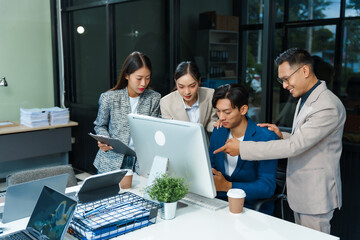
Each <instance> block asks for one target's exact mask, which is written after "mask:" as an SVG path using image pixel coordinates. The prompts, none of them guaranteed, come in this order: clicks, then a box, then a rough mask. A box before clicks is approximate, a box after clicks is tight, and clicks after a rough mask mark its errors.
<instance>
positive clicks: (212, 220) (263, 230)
mask: <svg viewBox="0 0 360 240" xmlns="http://www.w3.org/2000/svg"><path fill="white" fill-rule="evenodd" d="M145 183H146V179H145V178H142V177H139V176H137V175H136V174H135V175H134V180H133V188H132V189H131V192H133V193H135V194H138V195H140V196H142V195H143V193H144V186H145ZM26 222H27V219H21V220H18V221H15V222H13V223H9V224H6V228H7V229H5V231H4V232H5V233H7V232H10V231H11V232H12V231H15V230H16V229H19V228H21V227H24V226H25V225H26ZM0 227H3V225H1V224H0ZM235 238H236V239H241V240H254V239H256V240H259V239H267V240H268V239H274V240H282V239H283V240H289V239H291V240H297V239H316V240H331V239H339V238H338V237H335V236H331V235H328V234H324V233H321V232H318V231H315V230H312V229H310V228H306V227H302V226H299V225H296V224H293V223H290V222H287V221H284V220H281V219H278V218H275V217H271V216H268V215H265V214H262V213H259V212H256V211H253V210H250V209H246V208H245V209H244V212H243V213H241V214H237V215H234V214H230V212H229V209H228V208H224V209H222V210H218V211H212V210H207V209H203V208H200V207H197V206H192V205H189V206H187V207H184V208H180V209H177V211H176V218H175V219H172V220H162V219H161V218H160V214H159V215H158V218H157V221H156V223H155V224H153V225H150V226H148V227H145V228H142V229H139V230H136V231H134V232H130V233H127V234H125V235H121V236H119V237H117V238H115V239H132V240H133V239H137V240H162V239H164V240H165V239H166V240H168V239H174V240H177V239H179V240H184V239H206V240H209V239H217V240H218V239H235ZM66 239H75V238H73V237H72V236H70V235H68V236H66Z"/></svg>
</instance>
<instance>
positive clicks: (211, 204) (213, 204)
mask: <svg viewBox="0 0 360 240" xmlns="http://www.w3.org/2000/svg"><path fill="white" fill-rule="evenodd" d="M181 201H182V202H184V203H188V204H193V205H197V206H199V207H202V208H207V209H210V210H214V211H216V210H219V209H222V208H225V207H227V206H229V203H228V202H226V201H224V200H221V199H217V198H207V197H203V196H200V195H197V194H194V193H188V194H187V195H186V196H185V197H184V198H183V199H181Z"/></svg>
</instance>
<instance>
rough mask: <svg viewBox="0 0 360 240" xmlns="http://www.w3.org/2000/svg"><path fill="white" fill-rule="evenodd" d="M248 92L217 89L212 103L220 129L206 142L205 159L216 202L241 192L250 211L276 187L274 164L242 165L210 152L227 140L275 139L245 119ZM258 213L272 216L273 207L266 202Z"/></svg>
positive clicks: (237, 87)
mask: <svg viewBox="0 0 360 240" xmlns="http://www.w3.org/2000/svg"><path fill="white" fill-rule="evenodd" d="M248 95H249V94H248V92H247V91H246V89H245V88H244V87H243V86H242V85H239V84H231V85H223V86H220V87H218V88H217V89H216V90H215V92H214V96H213V99H212V105H213V107H214V108H216V111H217V115H218V117H219V121H220V122H221V125H222V127H220V128H218V129H217V128H214V131H213V133H212V135H211V138H210V148H209V155H210V160H211V165H212V167H213V170H212V171H213V174H214V182H215V187H216V191H217V198H220V199H224V200H227V196H226V192H227V191H228V190H229V189H231V188H241V189H243V190H244V191H245V193H246V198H245V207H247V208H253V205H254V203H255V202H256V200H259V199H264V198H269V197H271V196H272V195H273V194H274V191H275V187H276V180H275V177H276V168H277V160H270V161H258V162H255V161H244V160H242V159H241V158H240V156H239V155H238V156H235V157H232V156H230V155H228V154H226V155H225V153H223V152H220V153H217V154H213V151H214V150H216V149H218V148H219V147H222V146H224V144H225V142H226V141H227V140H228V139H231V138H237V139H239V140H240V141H269V140H275V139H278V136H277V135H276V134H275V133H274V132H272V131H269V130H268V129H266V128H261V127H258V126H257V125H256V123H255V122H253V121H252V120H251V119H250V118H248V117H247V116H246V113H247V111H248ZM260 211H261V212H263V213H266V214H270V215H272V214H273V211H274V203H273V202H267V203H265V204H263V205H262V207H261V208H260Z"/></svg>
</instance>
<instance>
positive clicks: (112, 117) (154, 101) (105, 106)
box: [94, 88, 161, 173]
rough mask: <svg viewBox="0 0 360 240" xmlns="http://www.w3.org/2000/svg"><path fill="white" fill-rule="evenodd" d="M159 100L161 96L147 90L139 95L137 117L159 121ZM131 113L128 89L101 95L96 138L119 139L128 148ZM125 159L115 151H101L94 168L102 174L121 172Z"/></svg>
mask: <svg viewBox="0 0 360 240" xmlns="http://www.w3.org/2000/svg"><path fill="white" fill-rule="evenodd" d="M160 98H161V95H160V93H157V92H155V91H153V90H149V89H146V90H145V91H144V92H143V93H142V94H141V95H140V99H139V103H138V108H137V113H138V114H142V115H148V116H154V117H159V115H160V107H159V102H160ZM129 113H131V107H130V100H129V95H128V92H127V88H123V89H120V90H115V91H109V92H105V93H103V94H101V96H100V99H99V110H98V115H97V118H96V120H95V122H94V124H95V128H94V129H95V132H96V134H98V135H104V136H109V137H112V138H117V139H120V140H121V141H122V142H123V143H126V144H129V140H130V126H129V123H128V120H127V115H128V114H129ZM123 159H124V155H123V154H119V153H115V152H114V151H112V150H109V151H106V152H104V151H102V150H101V149H99V151H98V153H97V154H96V157H95V161H94V166H95V167H96V168H97V170H98V171H99V172H100V173H102V172H108V171H113V170H116V169H120V167H121V165H122V162H123Z"/></svg>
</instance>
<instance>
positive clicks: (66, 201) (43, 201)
mask: <svg viewBox="0 0 360 240" xmlns="http://www.w3.org/2000/svg"><path fill="white" fill-rule="evenodd" d="M75 207H76V201H74V200H73V199H71V198H69V197H67V196H65V195H63V194H61V193H58V192H56V191H54V190H53V189H51V188H49V187H47V186H44V188H43V190H42V192H41V194H40V197H39V200H38V201H37V203H36V206H35V208H34V211H33V213H32V215H31V217H30V220H29V223H28V225H27V227H26V229H27V230H28V231H29V232H30V233H31V234H32V235H33V236H34V237H36V238H37V239H54V240H57V239H59V240H60V239H62V238H61V237H62V236H63V235H65V233H66V230H67V227H68V225H69V223H70V221H71V218H72V215H73V213H74V211H75Z"/></svg>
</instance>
